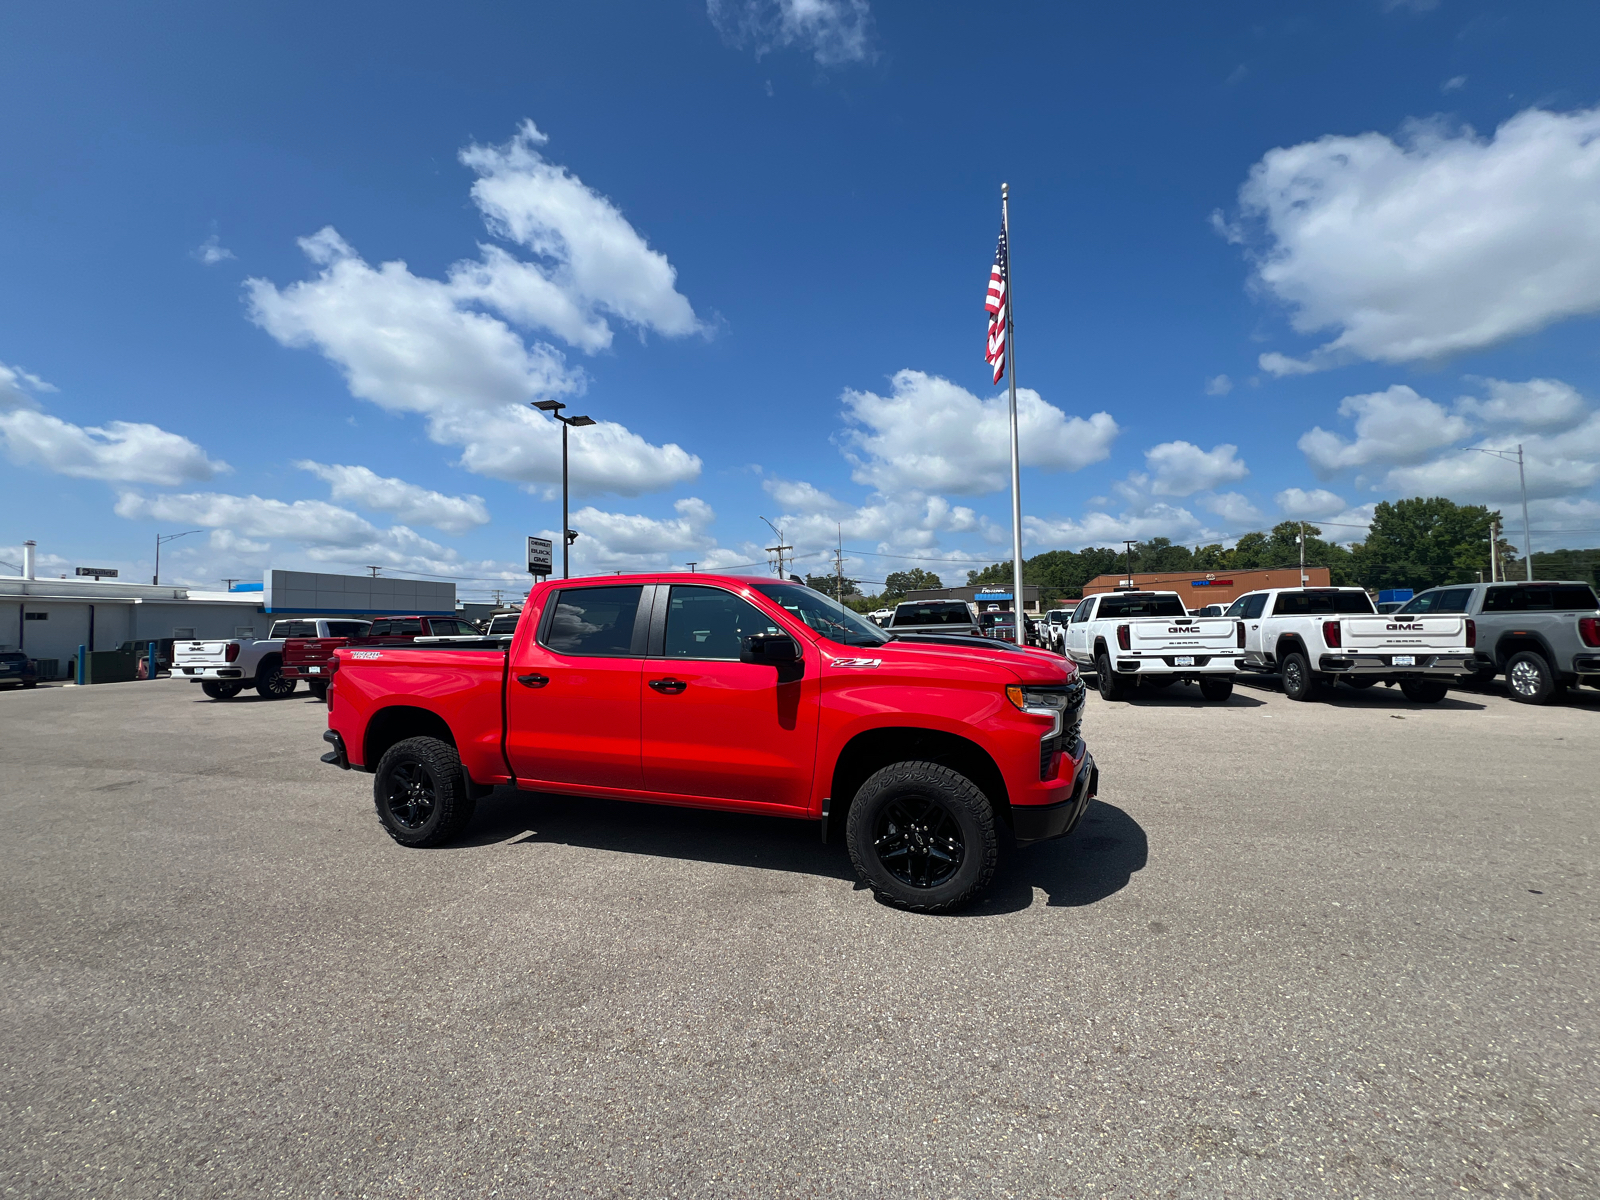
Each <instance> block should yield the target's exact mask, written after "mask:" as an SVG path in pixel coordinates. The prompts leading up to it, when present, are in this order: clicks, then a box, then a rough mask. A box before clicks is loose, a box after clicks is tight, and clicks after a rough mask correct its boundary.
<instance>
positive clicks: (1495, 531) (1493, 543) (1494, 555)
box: [1489, 517, 1500, 583]
mask: <svg viewBox="0 0 1600 1200" xmlns="http://www.w3.org/2000/svg"><path fill="white" fill-rule="evenodd" d="M1499 551H1500V522H1499V521H1497V520H1495V518H1493V517H1490V518H1489V582H1490V583H1499V582H1500V575H1499V572H1498V571H1497V570H1496V569H1495V560H1496V559H1498V558H1499V557H1500V553H1499Z"/></svg>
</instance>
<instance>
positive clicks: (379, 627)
mask: <svg viewBox="0 0 1600 1200" xmlns="http://www.w3.org/2000/svg"><path fill="white" fill-rule="evenodd" d="M393 632H394V622H393V621H374V622H373V623H372V624H371V625H369V626H368V627H367V633H368V634H369V635H370V636H372V637H383V636H385V635H387V634H390V633H393Z"/></svg>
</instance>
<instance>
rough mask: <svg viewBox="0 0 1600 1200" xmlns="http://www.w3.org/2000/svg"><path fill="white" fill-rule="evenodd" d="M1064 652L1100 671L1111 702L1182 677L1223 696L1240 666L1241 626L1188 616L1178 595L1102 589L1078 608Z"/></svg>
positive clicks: (1205, 691)
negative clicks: (1134, 690) (1137, 689)
mask: <svg viewBox="0 0 1600 1200" xmlns="http://www.w3.org/2000/svg"><path fill="white" fill-rule="evenodd" d="M1066 655H1067V657H1068V658H1070V659H1072V661H1073V662H1075V663H1077V664H1078V665H1079V666H1081V667H1085V668H1087V669H1088V670H1091V671H1093V672H1094V673H1095V679H1096V681H1097V682H1098V683H1099V686H1100V695H1101V696H1103V697H1104V698H1105V699H1107V700H1119V699H1123V698H1124V697H1126V695H1127V693H1128V691H1129V689H1131V688H1133V687H1135V686H1141V687H1156V688H1161V687H1169V686H1170V685H1172V684H1174V683H1177V682H1179V681H1180V680H1183V681H1185V682H1190V683H1198V684H1199V685H1200V694H1201V695H1202V696H1204V697H1205V698H1206V699H1207V700H1226V699H1227V698H1228V697H1229V696H1231V695H1232V694H1233V676H1234V672H1235V671H1237V670H1238V669H1239V657H1238V656H1239V646H1238V625H1237V624H1236V623H1235V622H1233V621H1229V620H1227V619H1226V618H1224V617H1191V616H1190V615H1189V612H1188V610H1187V609H1186V608H1184V606H1183V598H1182V597H1180V596H1179V595H1178V593H1177V592H1137V591H1127V592H1103V593H1101V594H1100V595H1097V596H1088V597H1086V598H1085V599H1084V600H1082V601H1081V602H1080V603H1079V604H1078V607H1077V608H1075V609H1074V610H1073V612H1072V619H1071V620H1070V621H1068V622H1067V625H1066Z"/></svg>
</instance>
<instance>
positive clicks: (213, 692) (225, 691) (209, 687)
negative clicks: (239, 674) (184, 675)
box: [200, 679, 244, 700]
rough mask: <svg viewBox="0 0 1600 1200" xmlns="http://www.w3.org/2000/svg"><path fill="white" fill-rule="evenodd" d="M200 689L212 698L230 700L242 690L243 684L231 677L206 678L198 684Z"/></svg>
mask: <svg viewBox="0 0 1600 1200" xmlns="http://www.w3.org/2000/svg"><path fill="white" fill-rule="evenodd" d="M200 690H201V691H202V692H204V693H205V694H206V695H208V696H210V697H211V698H212V699H213V700H232V699H233V698H234V697H235V696H237V695H238V694H239V693H240V692H242V691H243V690H244V684H242V683H234V682H233V681H232V680H231V679H207V680H204V681H203V682H202V683H201V684H200Z"/></svg>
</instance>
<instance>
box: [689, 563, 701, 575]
mask: <svg viewBox="0 0 1600 1200" xmlns="http://www.w3.org/2000/svg"><path fill="white" fill-rule="evenodd" d="M687 565H688V567H689V574H691V575H693V574H694V569H695V567H697V566H699V565H700V562H699V560H698V559H696V560H695V561H694V562H692V563H689V564H687Z"/></svg>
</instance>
